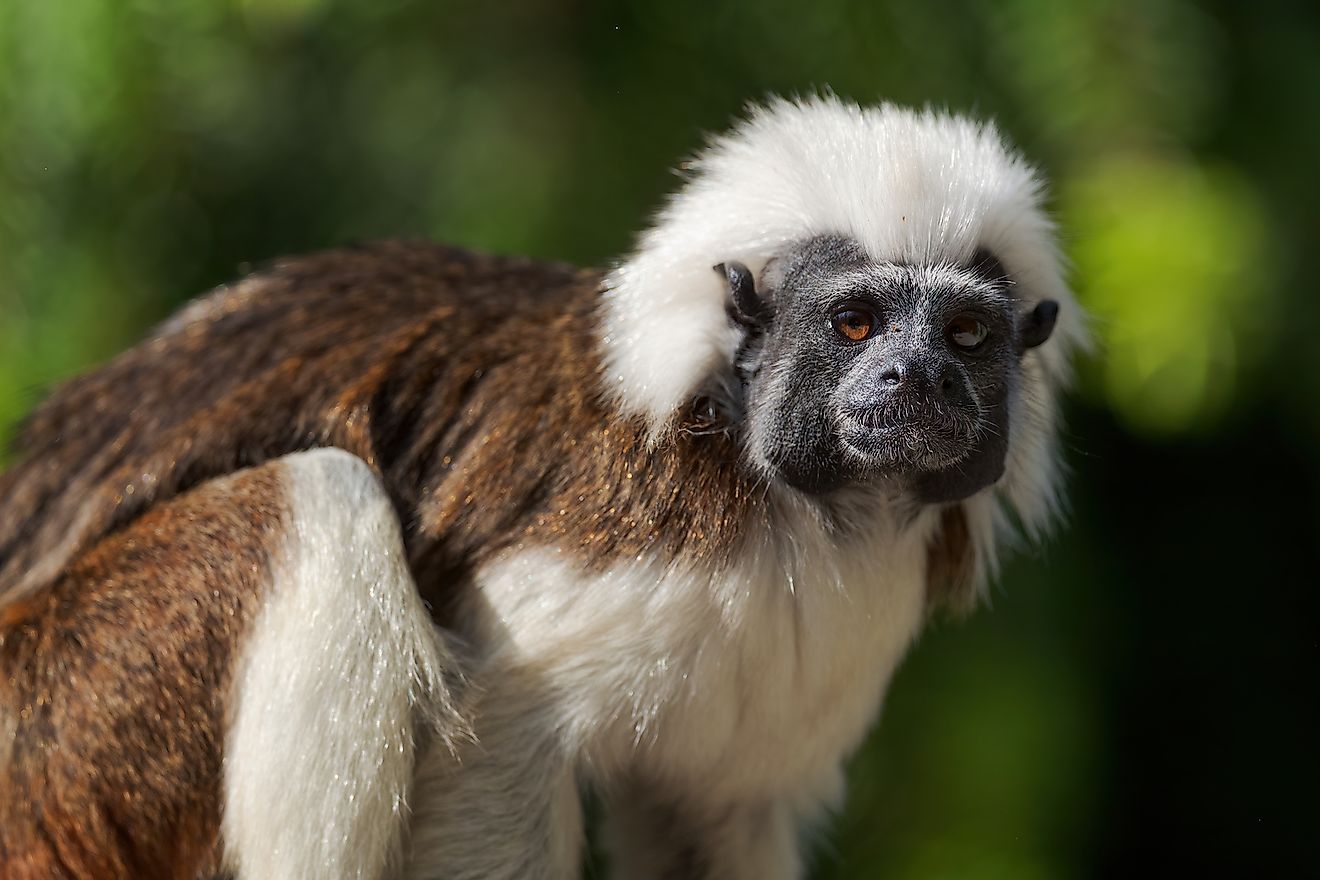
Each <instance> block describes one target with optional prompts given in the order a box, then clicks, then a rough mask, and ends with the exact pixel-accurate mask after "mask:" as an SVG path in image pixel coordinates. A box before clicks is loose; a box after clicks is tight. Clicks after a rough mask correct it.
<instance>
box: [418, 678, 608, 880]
mask: <svg viewBox="0 0 1320 880" xmlns="http://www.w3.org/2000/svg"><path fill="white" fill-rule="evenodd" d="M483 680H488V681H489V682H490V689H488V690H485V691H484V692H483V693H482V695H481V699H480V702H479V705H478V706H477V708H476V710H475V712H474V717H475V722H474V726H475V736H476V742H474V743H470V744H468V746H467V747H466V748H464V749H462V750H461V751H460V753H459V755H458V758H457V760H455V759H454V758H453V757H451V756H450V755H449V754H448V753H445V752H443V751H442V750H435V751H433V752H432V753H431V754H429V755H428V756H427V757H426V758H424V759H423V761H422V763H421V765H420V767H419V770H418V776H417V782H416V785H417V791H416V796H415V798H414V803H415V806H414V811H413V824H412V831H411V834H410V841H409V852H410V854H409V857H408V861H407V865H408V866H407V869H406V870H405V871H404V876H405V877H406V878H407V880H441V878H443V880H569V878H576V877H578V876H580V873H581V858H582V844H583V837H584V833H583V824H582V804H581V799H580V796H579V792H578V785H577V779H576V775H575V770H574V761H573V757H572V754H571V752H570V751H569V750H568V749H567V748H566V746H565V744H564V743H563V741H562V739H561V736H560V732H559V729H558V727H559V726H558V725H557V724H556V723H555V720H554V719H555V714H554V711H553V706H552V703H551V702H550V700H549V699H548V698H547V697H546V696H545V692H544V690H543V688H542V687H540V686H538V683H537V682H535V681H532V680H530V678H528V677H526V676H525V675H523V674H520V673H519V672H513V671H502V672H501V674H491V675H488V676H487V677H486V679H482V678H480V677H479V678H478V681H483Z"/></svg>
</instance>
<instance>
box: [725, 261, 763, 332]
mask: <svg viewBox="0 0 1320 880" xmlns="http://www.w3.org/2000/svg"><path fill="white" fill-rule="evenodd" d="M715 271H716V272H718V273H720V275H722V276H724V280H725V281H726V282H727V283H728V285H729V303H728V310H729V317H731V318H733V320H734V321H736V322H738V323H739V324H741V325H743V326H744V327H755V328H758V329H759V328H764V327H765V325H766V324H768V323H770V318H771V316H772V312H771V310H770V305H769V303H767V302H766V301H765V300H763V299H761V297H760V296H759V295H758V294H757V292H756V279H755V278H754V277H752V272H751V270H750V269H748V268H747V267H746V266H744V265H743V264H742V263H736V262H728V263H719V264H717V265H716V266H715Z"/></svg>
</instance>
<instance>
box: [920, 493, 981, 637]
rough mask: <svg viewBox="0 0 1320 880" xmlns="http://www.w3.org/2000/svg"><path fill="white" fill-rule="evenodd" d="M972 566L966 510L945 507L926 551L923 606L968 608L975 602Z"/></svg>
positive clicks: (953, 609) (973, 557)
mask: <svg viewBox="0 0 1320 880" xmlns="http://www.w3.org/2000/svg"><path fill="white" fill-rule="evenodd" d="M975 568H976V556H975V551H974V548H973V547H972V533H971V529H970V528H969V527H968V524H967V512H966V511H965V510H963V507H962V505H960V504H955V505H952V506H950V507H946V508H944V510H943V511H942V512H941V513H940V524H939V528H938V530H937V531H936V533H935V536H934V538H932V539H931V542H930V545H929V546H928V548H927V551H926V604H927V606H928V607H929V608H931V609H937V608H947V609H949V610H952V611H955V612H963V611H967V610H969V609H970V608H971V606H972V605H973V604H974V603H975V601H976V594H975V584H974V576H975Z"/></svg>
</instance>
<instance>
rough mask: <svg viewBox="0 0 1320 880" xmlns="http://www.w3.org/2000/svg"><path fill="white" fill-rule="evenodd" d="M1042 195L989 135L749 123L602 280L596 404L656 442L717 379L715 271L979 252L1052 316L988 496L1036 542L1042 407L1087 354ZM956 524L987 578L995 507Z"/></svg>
mask: <svg viewBox="0 0 1320 880" xmlns="http://www.w3.org/2000/svg"><path fill="white" fill-rule="evenodd" d="M1043 194H1044V188H1043V184H1042V182H1041V180H1040V178H1039V177H1038V176H1037V174H1036V172H1035V171H1034V169H1032V168H1031V166H1029V165H1028V164H1027V163H1026V162H1025V161H1024V160H1023V159H1022V158H1021V157H1020V156H1019V155H1018V154H1017V153H1016V152H1014V151H1013V150H1011V149H1010V148H1009V147H1007V146H1006V145H1005V143H1004V141H1003V139H1002V138H1001V137H1000V136H999V134H998V132H997V131H996V130H995V128H994V126H993V125H991V124H989V123H981V122H975V121H972V120H969V119H966V118H962V117H958V116H953V115H950V114H947V113H941V112H937V111H933V110H924V111H913V110H908V109H904V108H900V107H896V106H894V105H891V104H883V105H880V106H877V107H867V108H861V107H858V106H857V105H855V104H852V103H848V102H845V101H842V100H840V99H838V98H835V97H832V96H829V97H818V98H811V99H806V100H801V101H786V100H775V101H773V102H771V103H769V104H767V105H765V106H762V107H754V108H752V110H751V111H750V113H749V115H748V118H747V119H746V120H745V121H743V122H742V123H741V124H740V125H739V126H737V127H736V128H735V129H734V130H733V131H732V132H731V133H729V134H726V135H724V136H721V137H718V138H715V139H714V140H713V141H712V142H711V144H710V146H709V147H708V148H707V149H706V150H705V151H704V152H703V153H701V154H700V155H699V156H698V157H697V159H696V160H695V161H694V162H693V163H692V173H691V176H690V179H689V180H688V181H687V183H686V185H685V186H684V187H683V189H682V190H681V191H680V192H678V193H677V194H676V195H675V196H674V197H673V199H672V200H671V201H670V202H669V204H668V205H667V206H666V207H665V208H664V209H663V210H662V211H661V212H660V214H659V216H658V218H657V221H656V223H655V225H654V227H653V228H652V229H651V230H650V231H648V232H647V233H645V234H644V235H643V236H642V238H641V240H640V243H639V246H638V248H637V250H636V252H635V253H634V254H633V256H632V257H631V258H630V259H629V260H627V261H626V262H625V263H623V264H622V265H621V266H620V267H619V268H618V269H617V270H615V271H614V272H613V273H611V275H610V276H609V278H608V280H607V296H606V303H605V310H604V318H603V330H602V333H603V342H604V355H605V377H604V378H605V385H606V388H607V389H608V391H609V393H610V394H611V395H612V396H613V397H614V399H615V400H616V401H617V403H618V405H619V406H620V408H621V409H622V410H623V411H624V412H625V413H627V414H629V415H633V416H639V417H642V418H644V419H645V420H646V422H647V423H648V425H649V427H650V430H651V432H652V435H653V436H654V437H657V438H658V437H659V436H661V435H662V434H663V433H664V432H665V431H666V430H667V429H668V427H669V426H670V424H671V422H672V420H673V418H674V415H675V413H676V412H678V411H679V408H680V407H682V406H683V405H684V404H685V402H686V401H687V400H689V399H690V398H691V397H692V396H693V395H695V394H697V393H699V389H701V388H702V386H703V384H704V383H706V382H707V381H709V380H710V378H711V377H712V375H713V374H716V373H717V372H718V371H720V370H722V369H727V367H728V365H729V364H730V363H731V361H732V358H733V356H734V353H735V351H736V348H737V345H738V341H739V334H738V332H737V331H736V330H735V329H734V328H733V327H732V326H730V322H729V321H728V319H727V317H726V315H725V311H724V305H725V303H724V299H725V291H724V283H723V281H722V280H721V279H720V277H719V276H717V274H716V273H715V272H714V271H713V269H712V267H713V266H714V265H715V264H717V263H721V262H726V261H730V260H738V261H740V262H743V263H745V264H746V265H747V266H748V267H750V268H751V269H752V270H753V271H758V272H759V270H760V269H761V267H762V266H764V264H765V262H766V261H767V260H768V259H770V258H772V257H773V256H775V255H776V254H777V253H779V252H781V251H782V250H784V249H785V248H787V247H788V246H790V245H793V244H795V243H798V242H801V241H803V240H805V239H807V238H810V237H813V236H817V235H823V234H834V235H842V236H847V237H849V238H852V239H854V240H855V241H857V242H858V243H859V244H860V245H861V246H862V247H863V248H864V249H865V250H866V251H867V253H868V254H869V255H870V256H871V257H872V258H873V259H876V260H891V261H898V262H906V263H916V264H941V263H944V264H947V263H955V264H956V263H964V262H966V261H967V260H968V259H970V258H971V256H972V255H973V254H974V253H975V251H976V249H977V248H982V247H984V248H987V249H989V250H990V251H992V252H993V253H994V254H995V255H996V256H997V257H998V258H999V259H1000V261H1001V262H1002V263H1003V265H1004V267H1005V268H1006V269H1007V271H1008V273H1009V274H1010V275H1011V276H1012V277H1013V279H1014V280H1015V282H1016V286H1015V290H1016V293H1017V296H1018V297H1019V298H1020V299H1021V300H1023V301H1035V300H1039V299H1053V300H1056V301H1057V302H1058V303H1059V305H1060V307H1061V311H1060V316H1059V321H1058V325H1057V327H1056V328H1055V331H1054V335H1053V336H1052V337H1051V339H1050V340H1049V341H1048V342H1047V343H1046V344H1045V345H1043V346H1041V347H1040V348H1038V349H1035V350H1033V351H1031V352H1029V353H1028V354H1027V355H1026V357H1025V359H1024V364H1025V366H1024V377H1023V382H1022V386H1021V388H1020V389H1019V393H1018V394H1017V395H1016V396H1015V399H1014V400H1013V402H1012V411H1011V413H1010V419H1011V423H1010V424H1011V426H1010V444H1011V446H1010V451H1009V458H1008V465H1007V472H1006V474H1005V476H1004V479H1003V480H1002V481H1001V482H1000V484H999V485H998V487H997V489H998V490H999V493H1000V495H1001V497H1003V498H1005V499H1007V500H1008V502H1009V503H1010V504H1011V505H1012V506H1013V507H1014V509H1015V511H1016V513H1017V515H1018V518H1019V519H1020V520H1021V521H1022V523H1023V525H1024V527H1025V528H1026V529H1027V531H1028V532H1029V533H1034V532H1036V531H1039V530H1040V529H1042V528H1043V527H1045V526H1046V525H1048V523H1049V520H1050V514H1051V513H1052V512H1053V510H1054V508H1055V506H1056V502H1055V497H1054V496H1055V491H1056V490H1055V483H1056V477H1057V473H1058V470H1059V468H1058V465H1057V463H1056V460H1055V458H1056V452H1055V449H1054V446H1055V433H1056V430H1057V426H1056V424H1055V423H1056V418H1057V416H1056V412H1055V410H1056V403H1055V399H1054V398H1055V394H1056V392H1057V390H1058V389H1059V388H1060V387H1061V386H1062V385H1063V384H1064V383H1065V382H1066V380H1067V378H1068V362H1069V355H1070V352H1071V350H1072V349H1073V348H1075V347H1076V346H1077V345H1078V344H1082V343H1084V341H1085V336H1086V331H1085V320H1084V317H1083V315H1082V312H1081V310H1080V308H1079V307H1078V306H1077V304H1076V302H1075V301H1074V300H1073V297H1072V295H1071V293H1070V292H1069V290H1068V287H1067V285H1066V283H1065V281H1064V277H1063V266H1062V260H1061V257H1060V254H1059V249H1058V245H1057V242H1056V237H1055V230H1054V226H1053V224H1052V223H1051V221H1050V220H1049V218H1048V217H1047V216H1046V214H1045V212H1044V210H1043V208H1042V199H1043ZM974 501H975V499H974ZM968 512H969V515H971V516H972V518H973V520H974V521H973V522H972V524H971V526H972V534H973V535H974V536H976V544H977V551H978V552H977V555H978V560H977V570H978V572H980V573H981V574H982V575H984V574H987V573H989V572H990V571H992V569H993V566H994V547H993V539H992V538H991V537H989V536H990V535H992V534H993V533H994V532H995V531H996V529H995V528H994V521H995V519H996V518H997V515H996V512H995V505H993V504H987V503H971V504H969V505H968Z"/></svg>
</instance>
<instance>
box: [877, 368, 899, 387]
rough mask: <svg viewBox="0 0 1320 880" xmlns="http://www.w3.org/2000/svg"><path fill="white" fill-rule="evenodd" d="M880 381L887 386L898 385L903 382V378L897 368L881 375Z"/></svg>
mask: <svg viewBox="0 0 1320 880" xmlns="http://www.w3.org/2000/svg"><path fill="white" fill-rule="evenodd" d="M880 381H882V382H884V383H885V384H886V385H898V384H899V383H901V382H902V381H903V376H902V375H901V374H900V373H899V372H898V369H897V368H896V367H890V368H889V369H887V370H885V371H884V372H883V373H881V374H880Z"/></svg>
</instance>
